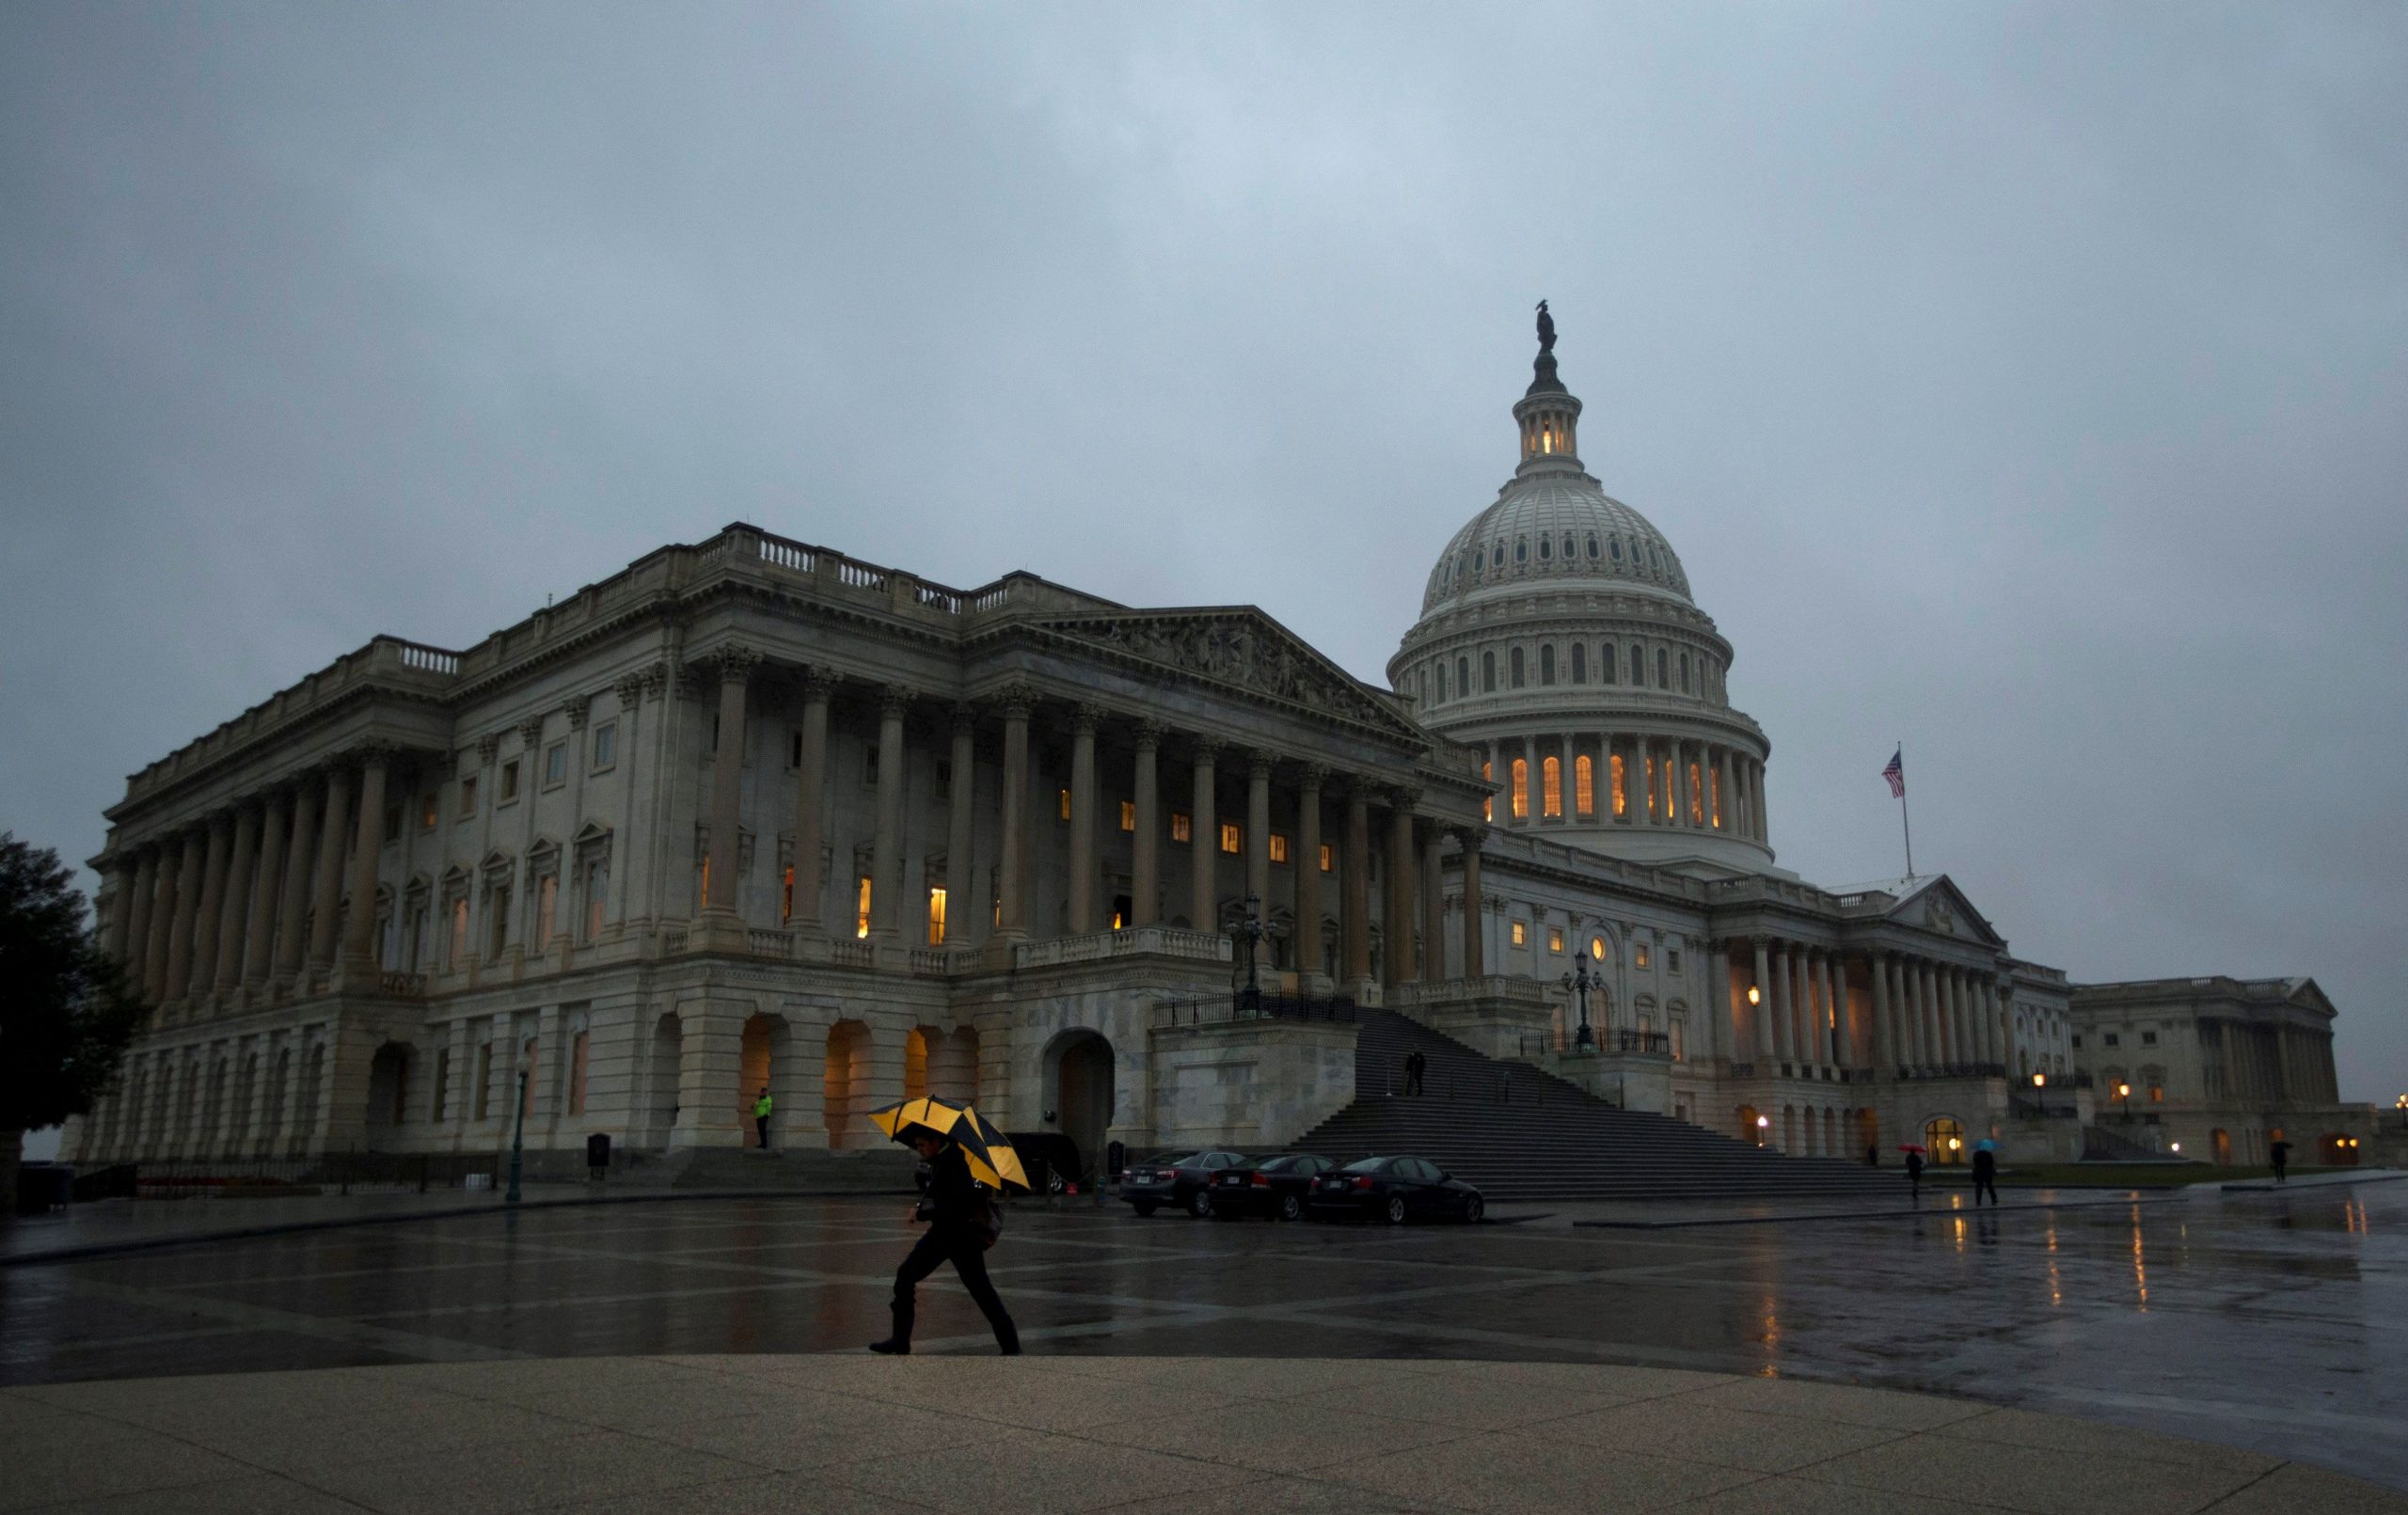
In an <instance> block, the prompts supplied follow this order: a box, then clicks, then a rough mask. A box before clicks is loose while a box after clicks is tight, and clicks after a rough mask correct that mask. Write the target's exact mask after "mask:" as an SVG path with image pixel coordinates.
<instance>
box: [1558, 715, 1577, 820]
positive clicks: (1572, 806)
mask: <svg viewBox="0 0 2408 1515" xmlns="http://www.w3.org/2000/svg"><path fill="white" fill-rule="evenodd" d="M1558 740H1559V742H1560V745H1561V747H1562V753H1561V755H1560V756H1559V757H1558V758H1557V759H1556V764H1557V767H1556V783H1555V796H1556V819H1557V820H1559V821H1560V822H1562V823H1563V824H1564V825H1566V826H1569V825H1571V824H1572V823H1573V822H1575V821H1576V820H1578V819H1579V818H1580V784H1579V781H1578V778H1577V776H1576V770H1575V769H1574V767H1573V764H1574V763H1576V761H1578V757H1579V748H1578V744H1577V743H1576V742H1575V741H1574V740H1573V738H1572V734H1571V733H1570V732H1565V733H1564V734H1562V735H1561V736H1560V738H1559V739H1558Z"/></svg>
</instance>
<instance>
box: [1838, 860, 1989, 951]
mask: <svg viewBox="0 0 2408 1515" xmlns="http://www.w3.org/2000/svg"><path fill="white" fill-rule="evenodd" d="M1871 887H1873V888H1877V889H1878V890H1880V891H1881V892H1884V893H1887V894H1892V895H1894V896H1896V900H1895V903H1893V905H1892V906H1891V907H1890V908H1889V909H1887V910H1886V911H1884V912H1882V913H1883V916H1884V918H1885V919H1888V920H1891V921H1895V922H1897V923H1899V924H1900V925H1907V926H1913V927H1915V928H1917V929H1918V930H1923V931H1929V932H1933V933H1935V934H1937V935H1940V936H1943V937H1955V938H1957V939H1958V940H1960V941H1969V942H1977V943H1979V944H1980V945H1982V946H1985V947H1991V948H2004V947H2005V945H2006V939H2005V938H2004V937H2003V936H2000V935H1999V933H1998V930H1997V928H1996V927H1994V926H1992V925H1991V924H1990V923H1989V920H1988V917H1986V916H1984V915H1983V914H1982V912H1981V911H1979V910H1977V909H1975V908H1973V902H1972V901H1971V900H1969V899H1967V898H1966V897H1965V892H1964V891H1963V890H1961V889H1958V888H1957V883H1956V880H1954V879H1952V878H1950V877H1949V876H1947V875H1946V874H1925V875H1923V876H1919V877H1916V878H1910V879H1899V880H1896V881H1895V882H1893V883H1887V884H1879V885H1875V886H1871Z"/></svg>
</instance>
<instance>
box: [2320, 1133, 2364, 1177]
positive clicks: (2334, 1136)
mask: <svg viewBox="0 0 2408 1515" xmlns="http://www.w3.org/2000/svg"><path fill="white" fill-rule="evenodd" d="M2316 1160H2317V1161H2319V1162H2321V1163H2322V1164H2324V1165H2325V1166H2326V1167H2328V1168H2354V1167H2356V1166H2357V1165H2358V1139H2357V1138H2356V1137H2354V1136H2352V1135H2351V1134H2350V1133H2349V1132H2347V1131H2326V1132H2325V1133H2324V1134H2323V1135H2322V1136H2320V1137H2318V1138H2317V1139H2316Z"/></svg>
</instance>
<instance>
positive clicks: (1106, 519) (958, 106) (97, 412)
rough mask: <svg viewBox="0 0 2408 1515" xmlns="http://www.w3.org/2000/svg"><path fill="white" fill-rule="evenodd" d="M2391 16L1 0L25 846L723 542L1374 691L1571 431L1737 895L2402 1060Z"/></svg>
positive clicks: (2407, 875)
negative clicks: (344, 657)
mask: <svg viewBox="0 0 2408 1515" xmlns="http://www.w3.org/2000/svg"><path fill="white" fill-rule="evenodd" d="M2404 197H2408V8H2401V7H2400V6H2398V5H2396V4H2379V5H2368V6H2363V7H2345V6H2321V5H2312V4H2301V3H2294V0H2285V3H2283V4H2279V5H2272V4H2270V5H2259V6H2254V7H2245V8H2219V7H2212V6H2207V5H2201V4H2195V3H2184V4H2179V5H2169V6H2162V7H2151V6H2145V5H2138V4H2119V5H2115V6H2096V5H2086V4H2085V5H2076V6H2066V7H2061V8H2036V7H2035V8H2002V7H1995V6H1990V7H1985V6H1973V5H1952V6H1931V5H1926V4H1914V5H1908V6H1901V7H1895V8H1889V7H1877V6H1851V7H1846V8H1820V7H1814V6H1807V5H1799V4H1787V3H1783V4H1778V5H1769V6H1765V7H1761V8H1750V7H1704V8H1700V7H1668V6H1656V7H1648V8H1636V9H1632V10H1628V11H1621V12H1614V11H1608V10H1606V9H1605V8H1602V7H1597V6H1591V5H1582V6H1576V7H1569V8H1562V9H1545V8H1530V7H1516V8H1503V7H1478V8H1466V7H1445V8H1425V9H1418V10H1416V9H1407V8H1397V7H1380V8H1371V7H1357V8H1328V7H1323V8H1313V9H1312V10H1311V11H1310V12H1309V13H1302V12H1301V11H1299V10H1298V9H1297V8H1276V9H1275V8H1267V7H1266V8H1234V7H1213V8H1209V9H1205V8H1194V9H1190V10H1187V11H1184V12H1180V11H1174V10H1172V9H1171V8H1164V7H1151V6H1149V7H1122V8H1103V7H1101V6H1089V7H1081V8H1073V9H1057V10H1051V11H1048V10H1043V9H1038V8H1029V7H1023V6H1013V7H1009V8H1000V7H999V8H958V7H948V8H940V9H914V8H907V7H901V6H894V5H882V6H876V7H865V6H854V7H845V8H835V7H828V8H799V7H796V6H791V5H783V4H782V5H775V6H767V7H763V8H737V7H727V6H721V7H711V8H701V7H691V6H684V7H619V8H611V7H604V6H596V5H593V4H579V5H576V6H563V7H556V8H546V7H538V6H530V5H523V4H520V5H511V6H504V7H493V6H474V7H471V6H452V7H442V6H428V5H419V6H408V7H401V6H387V7H350V6H346V7H335V6H323V5H310V6H293V7H289V8H261V7H241V6H233V5H226V4H212V5H208V6H166V5H161V6H155V7H148V8H131V7H107V6H101V5H94V4H81V5H72V6H66V5H40V4H34V3H30V0H16V3H12V4H8V5H6V6H5V8H0V511H5V513H6V522H5V525H6V536H5V539H0V541H5V548H0V828H7V829H14V830H16V831H18V832H19V833H21V834H23V835H25V836H29V837H32V838H35V839H38V840H40V841H41V842H43V843H46V844H54V845H56V846H58V847H59V848H61V849H62V850H63V851H64V852H65V853H67V854H68V855H69V856H70V857H71V858H74V859H78V860H80V859H83V858H86V857H88V856H90V855H91V854H92V853H93V852H95V851H96V850H97V849H98V848H99V846H100V844H101V841H102V835H103V822H102V819H101V811H102V808H103V806H104V805H107V804H109V803H111V802H112V801H114V800H115V799H117V798H118V797H120V796H121V795H122V793H123V779H124V776H125V775H126V774H128V773H130V772H131V771H133V770H134V769H135V768H136V767H137V766H139V765H143V764H145V763H147V762H150V761H151V760H153V759H155V758H158V757H160V756H162V755H164V754H165V753H166V752H167V751H168V750H171V749H173V748H174V747H176V746H178V745H179V744H181V743H182V742H184V741H187V740H189V739H191V738H193V737H194V736H196V735H198V734H200V733H202V732H203V731H205V730H207V729H209V728H210V727H212V726H214V724H216V723H217V722H218V721H220V720H223V719H226V718H229V717H231V716H233V715H235V714H236V713H238V712H239V711H241V710H242V709H243V708H244V707H246V705H249V704H251V703H252V702H256V701H259V700H261V699H262V698H264V697H265V696H267V695H268V694H269V693H271V692H272V691H274V690H275V689H277V688H278V687H280V686H284V685H286V684H289V683H291V682H292V681H293V680H294V679H296V678H298V677H300V676H301V675H303V674H304V673H306V672H308V671H310V670H312V669H314V668H317V667H320V666H322V665H324V664H325V663H326V662H328V661H330V660H331V659H332V658H334V657H335V656H336V655H339V654H341V653H342V652H344V651H346V650H348V649H350V648H353V647H356V645H358V644H359V643H360V642H362V641H364V640H365V639H368V638H369V637H370V636H372V635H374V634H376V633H379V632H391V633H394V634H397V635H401V636H404V637H409V638H413V639H420V640H424V641H430V642H436V643H440V644H443V645H447V646H452V647H463V646H467V644H469V643H471V642H473V641H475V640H476V639H479V638H480V637H482V636H483V635H485V634H486V633H487V632H490V631H492V630H493V629H495V628H496V627H499V626H501V625H504V624H507V623H512V622H514V621H515V620H517V619H518V618H520V617H521V616H523V615H525V614H526V613H527V612H528V611H529V610H531V609H532V608H536V607H538V606H540V605H542V604H543V602H544V596H545V595H546V594H547V593H564V592H570V591H573V590H575V589H576V588H577V587H578V585H580V584H584V583H587V582H590V581H592V580H594V579H596V578H600V577H602V576H605V575H608V574H610V573H612V572H614V571H616V570H617V569H619V568H621V567H623V566H624V565H625V564H626V563H627V562H628V561H629V560H633V559H634V558H636V557H638V556H640V555H642V553H644V552H645V551H648V550H649V549H651V548H653V547H655V546H657V545H659V544H663V543H666V542H672V541H693V540H696V539H699V538H701V537H704V536H706V535H708V534H710V533H711V532H713V531H714V530H716V529H718V528H719V527H721V526H722V525H724V524H725V523H727V522H730V521H735V520H747V521H752V522H754V523H756V524H758V525H760V526H762V527H764V528H766V529H770V530H773V531H777V532H780V533H784V534H785V535H789V536H793V537H799V538H801V539H803V540H806V541H810V542H814V543H819V544H828V545H832V546H835V547H838V548H841V549H843V550H845V551H848V552H850V553H853V554H856V555H858V556H860V557H863V558H867V559H870V560H875V561H879V562H886V563H892V564H896V565H900V566H904V567H907V568H910V569H911V570H913V571H915V572H918V573H921V574H924V575H926V576H929V577H932V578H936V579H938V580H940V581H943V582H949V583H953V584H956V585H974V584H979V583H983V582H986V581H988V580H990V579H991V578H993V577H995V576H998V575H1000V574H1002V573H1004V572H1006V571H1007V570H1011V569H1016V568H1025V569H1028V570H1031V571H1033V572H1036V573H1038V574H1042V575H1044V576H1048V577H1051V578H1054V579H1059V580H1062V581H1064V582H1067V583H1069V584H1073V585H1077V586H1080V587H1083V588H1086V589H1090V590H1093V591H1096V592H1101V593H1104V594H1108V595H1112V596H1114V597H1116V598H1119V599H1123V600H1126V601H1130V602H1133V603H1137V604H1146V605H1151V604H1165V605H1185V604H1199V603H1226V602H1251V603H1254V604H1258V605H1260V606H1261V607H1262V608H1265V609H1266V610H1268V611H1269V612H1270V613H1271V614H1273V615H1274V616H1276V617H1277V618H1279V619H1280V620H1281V621H1283V622H1285V623H1287V624H1288V625H1290V626H1291V627H1292V628H1294V629H1295V630H1296V631H1297V632H1299V633H1300V634H1302V635H1303V636H1304V637H1306V638H1307V639H1309V640H1311V641H1312V642H1313V643H1315V644H1316V645H1317V646H1319V647H1321V648H1322V649H1323V650H1324V651H1326V652H1327V653H1329V654H1330V655H1333V656H1334V657H1336V658H1337V659H1338V660H1339V662H1341V663H1343V664H1344V665H1345V666H1347V667H1348V668H1350V669H1352V670H1353V671H1355V673H1357V674H1359V675H1361V676H1363V677H1365V678H1369V679H1379V678H1381V677H1382V672H1383V669H1384V666H1385V664H1386V658H1387V656H1388V655H1389V654H1390V653H1391V652H1393V651H1394V650H1395V647H1396V643H1397V639H1398V638H1399V637H1400V636H1401V635H1402V632H1403V631H1404V630H1405V628H1406V627H1407V626H1408V625H1409V624H1410V623H1411V622H1412V620H1413V618H1414V616H1415V615H1416V614H1417V612H1418V608H1419V603H1420V602H1419V595H1420V590H1421V585H1422V581H1423V577H1424V576H1425V575H1426V574H1427V572H1428V570H1429V568H1430V565H1431V563H1432V561H1433V560H1434V558H1435V556H1436V554H1437V552H1438V551H1439V549H1440V548H1441V547H1442V546H1443V545H1444V544H1445V543H1446V541H1447V539H1448V538H1449V536H1450V534H1451V533H1452V532H1453V531H1454V529H1456V528H1457V527H1458V526H1459V525H1460V524H1461V523H1462V522H1463V521H1464V520H1465V518H1466V517H1467V516H1469V515H1470V514H1471V513H1474V512H1475V511H1477V510H1479V509H1480V508H1481V506H1482V505H1484V504H1485V503H1486V502H1487V501H1488V500H1489V499H1491V498H1492V497H1494V494H1495V491H1496V488H1497V484H1498V483H1500V482H1501V481H1503V479H1504V478H1505V476H1506V475H1507V473H1508V472H1509V471H1510V469H1511V467H1512V466H1513V461H1514V434H1513V423H1512V420H1511V418H1510V417H1509V415H1508V407H1509V406H1510V405H1511V403H1512V402H1513V399H1514V398H1515V397H1516V396H1517V395H1519V394H1520V392H1521V390H1522V387H1523V386H1524V385H1525V384H1526V383H1527V382H1528V378H1529V358H1530V353H1531V339H1530V335H1529V330H1530V307H1531V306H1532V305H1533V304H1534V303H1535V302H1536V301H1537V300H1539V299H1540V298H1541V297H1543V296H1544V297H1545V298H1547V299H1549V300H1551V301H1552V302H1553V308H1554V310H1555V313H1556V316H1557V320H1558V322H1559V324H1560V327H1561V332H1562V336H1561V341H1560V348H1559V355H1560V358H1561V361H1562V371H1563V376H1564V379H1565V381H1566V383H1567V384H1568V385H1569V387H1571V388H1572V389H1573V390H1574V391H1575V392H1576V393H1577V394H1579V395H1580V396H1581V397H1582V398H1583V400H1584V401H1585V402H1587V405H1588V409H1587V413H1586V415H1585V417H1584V418H1583V422H1582V426H1581V440H1582V443H1583V456H1584V460H1585V461H1586V463H1587V464H1588V466H1589V467H1590V469H1591V470H1592V472H1594V473H1595V474H1597V475H1598V477H1599V478H1601V479H1602V480H1603V481H1605V484H1606V487H1607V489H1608V491H1609V492H1611V493H1612V494H1614V495H1616V496H1617V497H1621V498H1623V499H1624V500H1627V501H1628V502H1630V503H1631V504H1632V505H1634V506H1636V507H1637V508H1638V509H1639V510H1640V511H1641V512H1642V513H1645V514H1646V515H1647V516H1648V517H1649V518H1650V519H1652V520H1653V521H1655V522H1656V525H1657V526H1658V527H1660V528H1661V529H1663V530H1664V531H1665V533H1666V534H1667V535H1668V536H1669V537H1670V538H1671V541H1672V543H1673V544H1675V546H1676V547H1677V548H1678V549H1679V550H1680V553H1681V555H1682V559H1683V561H1684V562H1685V564H1686V565H1687V570H1688V575H1689V578H1690V581H1691V583H1692V586H1693V588H1694V590H1695V592H1696V595H1697V598H1698V601H1699V603H1700V604H1701V605H1702V606H1703V608H1705V609H1706V610H1707V611H1708V612H1709V613H1710V614H1712V615H1714V616H1715V617H1716V618H1717V619H1718V620H1719V623H1720V625H1721V628H1722V630H1723V632H1724V634H1725V635H1726V636H1728V637H1729V638H1730V639H1731V640H1732V641H1733V642H1734V643H1735V646H1736V648H1737V663H1736V666H1735V669H1734V670H1733V672H1732V676H1731V681H1730V682H1731V693H1732V696H1733V699H1734V700H1735V702H1736V703H1738V704H1739V705H1740V706H1741V707H1742V708H1744V709H1746V710H1748V711H1750V712H1751V713H1752V714H1753V715H1754V716H1755V717H1756V718H1758V719H1759V720H1760V721H1762V722H1763V724H1764V726H1765V729H1766V731H1767V732H1768V733H1769V734H1771V738H1772V743H1773V754H1772V759H1771V763H1770V770H1769V771H1770V789H1769V803H1770V807H1771V818H1772V830H1773V840H1774V844H1775V845H1776V846H1777V847H1778V848H1779V850H1780V855H1781V861H1782V864H1783V865H1784V866H1786V867H1790V868H1793V869H1796V870H1797V871H1798V872H1799V873H1801V874H1803V875H1804V876H1807V877H1808V878H1810V879H1814V880H1816V881H1819V882H1824V883H1829V884H1844V883H1849V882H1855V881H1859V880H1862V879H1869V878H1874V877H1878V876H1889V875H1894V874H1896V873H1898V872H1899V871H1900V869H1901V862H1900V857H1899V837H1898V814H1897V806H1896V805H1895V803H1893V801H1892V800H1891V799H1890V798H1889V796H1888V790H1887V788H1886V786H1885V785H1883V783H1882V782H1881V781H1880V779H1879V777H1878V773H1879V769H1880V767H1881V765H1882V764H1883V763H1884V762H1886V761H1887V760H1888V758H1889V756H1890V751H1891V749H1892V747H1893V744H1894V743H1896V742H1897V741H1899V740H1900V739H1901V738H1903V739H1904V741H1905V743H1906V753H1907V771H1908V775H1909V784H1910V797H1911V802H1912V804H1913V806H1914V821H1915V843H1916V846H1915V859H1916V861H1917V863H1918V864H1919V865H1920V866H1921V867H1922V868H1923V869H1924V870H1925V871H1931V870H1945V871H1946V872H1948V873H1950V874H1951V875H1953V876H1955V877H1956V878H1957V880H1958V881H1959V882H1960V883H1962V884H1963V885H1964V887H1965V888H1966V889H1967V891H1968V892H1970V893H1971V895H1972V899H1973V900H1974V902H1975V903H1976V905H1977V906H1978V907H1980V908H1981V909H1982V910H1983V912H1984V913H1985V914H1986V915H1988V917H1989V918H1990V919H1991V921H1992V922H1993V923H1996V924H1997V925H1998V927H1999V928H2000V929H2001V930H2002V931H2004V933H2005V934H2006V936H2007V937H2008V938H2009V939H2010V941H2011V942H2012V944H2013V948H2014V950H2015V951H2016V952H2017V953H2019V954H2020V955H2025V956H2028V957H2032V958H2036V959H2037V960H2039V961H2042V962H2046V963H2052V964H2058V965H2062V966H2063V967H2065V968H2066V969H2067V971H2070V972H2071V973H2073V974H2074V975H2075V976H2076V977H2077V978H2078V979H2104V978H2119V977H2137V976H2145V975H2159V974H2177V973H2207V972H2223V973H2234V974H2245V975H2267V974H2289V973H2310V974H2314V975H2315V976H2316V977H2317V978H2318V979H2319V980H2320V981H2321V983H2322V984H2323V986H2325V988H2326V989H2327V991H2328V992H2330V993H2331V994H2332V996H2333V998H2334V1000H2335V1001H2336V1002H2337V1004H2338V1005H2339V1006H2340V1010H2341V1018H2340V1020H2339V1022H2338V1040H2337V1057H2338V1062H2339V1065H2340V1077H2341V1086H2342V1090H2343V1093H2344V1094H2345V1095H2347V1096H2350V1097H2356V1098H2369V1099H2371V1098H2379V1099H2380V1100H2382V1102H2384V1104H2386V1105H2388V1104H2389V1103H2390V1101H2391V1099H2392V1097H2393V1096H2394V1095H2396V1094H2397V1093H2399V1092H2400V1091H2401V1090H2403V1089H2408V1017H2403V1015H2402V1013H2401V1000H2400V982H2401V976H2402V966H2403V965H2402V961H2401V958H2402V953H2401V949H2400V939H2401V931H2402V927H2403V923H2408V866H2404V865H2403V860H2402V859H2403V851H2402V847H2403V843H2408V824H2403V822H2408V797H2403V795H2402V792H2401V785H2400V779H2401V775H2402V772H2403V769H2408V763H2403V757H2402V754H2403V750H2408V717H2403V714H2402V712H2403V705H2404V704H2408V609H2404V608H2403V595H2402V588H2403V576H2404V575H2403V570H2408V509H2403V506H2408V500H2403V494H2408V489H2404V488H2403V480H2408V208H2404V207H2403V199H2404Z"/></svg>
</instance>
